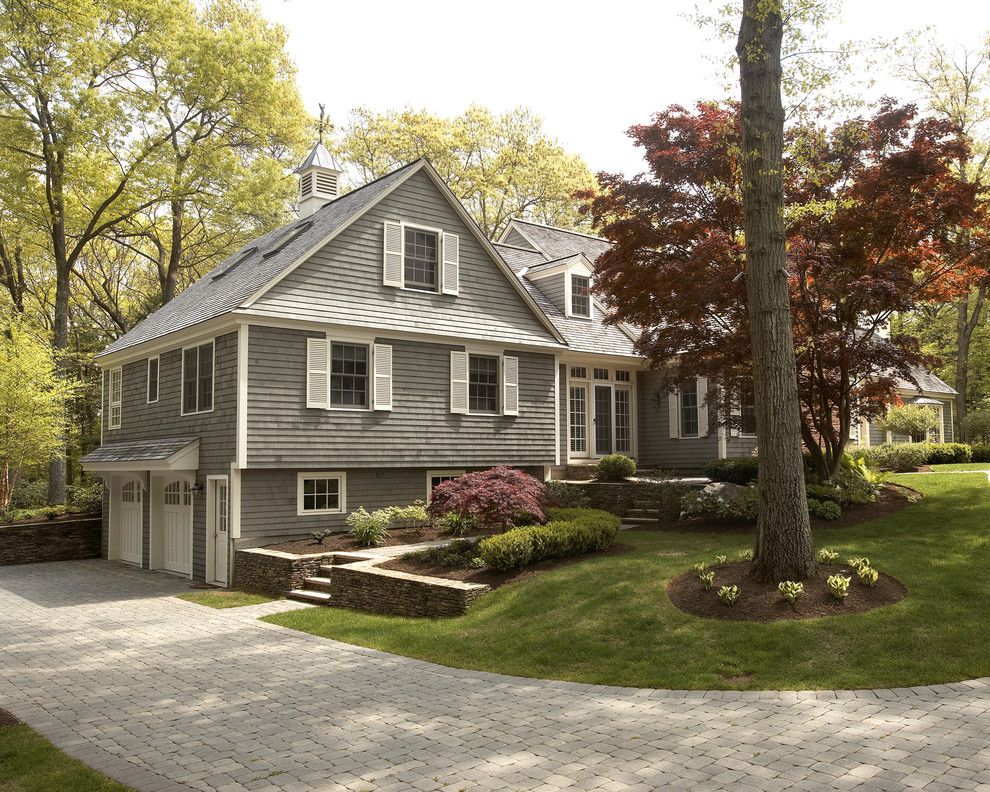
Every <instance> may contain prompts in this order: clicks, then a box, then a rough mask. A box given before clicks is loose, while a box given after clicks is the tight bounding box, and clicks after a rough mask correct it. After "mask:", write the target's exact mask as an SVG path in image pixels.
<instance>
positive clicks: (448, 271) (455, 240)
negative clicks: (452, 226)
mask: <svg viewBox="0 0 990 792" xmlns="http://www.w3.org/2000/svg"><path fill="white" fill-rule="evenodd" d="M460 270H461V240H460V237H458V236H457V234H447V233H445V234H444V235H443V275H442V284H443V287H442V291H443V293H444V294H457V293H458V290H459V288H460Z"/></svg>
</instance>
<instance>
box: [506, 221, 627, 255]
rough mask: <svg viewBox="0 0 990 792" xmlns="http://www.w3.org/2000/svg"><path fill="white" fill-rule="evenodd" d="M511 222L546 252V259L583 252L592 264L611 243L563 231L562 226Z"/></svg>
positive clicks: (575, 232) (586, 235) (574, 232)
mask: <svg viewBox="0 0 990 792" xmlns="http://www.w3.org/2000/svg"><path fill="white" fill-rule="evenodd" d="M512 222H513V223H514V224H515V225H516V228H517V230H518V231H519V232H520V233H522V235H523V236H525V237H526V238H527V239H529V240H530V241H531V242H532V243H533V244H534V245H536V246H537V247H538V248H539V249H540V250H542V251H543V252H544V253H546V255H547V259H548V260H554V259H561V258H566V257H567V256H573V255H575V254H577V253H584V255H585V256H587V258H588V261H590V262H591V263H592V264H594V262H595V259H597V258H598V257H599V256H600V255H601V254H602V253H604V252H605V251H606V250H608V249H609V248H610V247H611V245H612V243H611V242H609V241H608V240H607V239H601V238H600V237H594V236H589V235H588V234H581V233H579V232H577V231H565V230H564V229H563V228H554V227H553V226H546V225H540V224H539V223H531V222H529V221H527V220H513V221H512Z"/></svg>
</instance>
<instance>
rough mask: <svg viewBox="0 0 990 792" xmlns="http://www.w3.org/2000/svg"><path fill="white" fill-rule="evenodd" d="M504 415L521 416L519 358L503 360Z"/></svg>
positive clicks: (506, 357) (504, 358) (505, 358)
mask: <svg viewBox="0 0 990 792" xmlns="http://www.w3.org/2000/svg"><path fill="white" fill-rule="evenodd" d="M502 415H519V358H517V357H509V356H508V355H506V356H505V357H503V358H502Z"/></svg>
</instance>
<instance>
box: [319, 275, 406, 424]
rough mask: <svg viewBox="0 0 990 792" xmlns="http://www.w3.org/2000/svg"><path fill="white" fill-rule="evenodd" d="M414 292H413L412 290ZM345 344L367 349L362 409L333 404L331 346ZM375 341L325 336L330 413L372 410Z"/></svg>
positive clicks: (328, 407)
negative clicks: (366, 369) (365, 388)
mask: <svg viewBox="0 0 990 792" xmlns="http://www.w3.org/2000/svg"><path fill="white" fill-rule="evenodd" d="M414 291H415V290H414ZM334 344H346V345H347V346H363V347H367V349H368V388H367V390H366V391H365V397H366V398H367V401H368V403H367V404H366V405H365V406H363V407H348V406H346V405H342V404H336V405H335V404H333V403H332V402H333V395H332V392H333V345H334ZM374 346H375V340H374V339H373V338H372V339H368V338H363V339H359V338H347V337H346V336H330V335H328V336H327V409H328V410H330V411H331V412H349V413H354V412H371V411H372V410H374V408H375V407H374V401H375V399H374V395H375V394H374V391H375V361H374V354H375V353H374Z"/></svg>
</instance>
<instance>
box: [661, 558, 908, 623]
mask: <svg viewBox="0 0 990 792" xmlns="http://www.w3.org/2000/svg"><path fill="white" fill-rule="evenodd" d="M711 571H713V572H714V573H715V583H714V585H713V586H712V588H711V590H710V591H706V590H705V589H704V587H702V585H701V581H700V580H698V573H697V572H695V571H694V570H691V571H690V572H685V573H684V574H682V575H678V576H677V577H676V578H674V579H673V580H671V581H670V583H669V584H668V586H667V596H669V597H670V601H671V602H672V603H673V604H674V606H675V607H676V608H678V609H680V610H682V611H684V612H685V613H690V614H693V615H694V616H701V617H702V618H706V619H725V620H727V621H758V622H774V621H779V620H781V619H817V618H820V617H822V616H841V615H842V614H844V613H863V612H864V611H869V610H873V609H874V608H882V607H883V606H884V605H891V604H892V603H895V602H898V601H900V600H902V599H904V597H906V596H907V594H908V590H907V587H906V586H905V585H904V584H903V583H901V582H900V581H899V580H898V579H897V578H894V577H891V576H890V575H885V574H883V573H882V572H881V573H880V579H879V580H878V581H877V584H876V585H875V586H873V587H872V588H871V587H869V586H864V585H863V584H862V583H860V581H859V577H858V576H857V575H856V572H855V571H853V570H851V569H849V567H847V566H845V565H843V564H820V565H819V566H818V569H817V571H816V573H815V575H814V577H812V578H809V579H808V580H805V581H802V582H803V583H804V594H802V595H801V596H800V597H798V600H797V602H796V603H795V605H794V607H792V606H791V605H789V604H788V603H787V602H786V601H784V599H783V598H782V597H781V595H780V591H778V589H777V584H776V583H761V582H759V581H757V580H755V579H754V578H753V577H752V576H751V575H750V573H749V562H748V561H742V562H736V563H733V564H726V565H725V566H723V567H717V568H714V567H713V568H712V570H711ZM838 573H841V574H843V575H845V576H846V577H851V578H852V583H850V584H849V596H847V597H846V598H845V600H843V601H841V602H840V601H839V600H837V599H835V598H834V597H832V595H831V594H829V593H828V586H827V585H826V582H825V581H826V580H827V579H828V577H829V576H830V575H835V574H838ZM720 586H738V587H739V599H738V600H736V604H735V605H726V604H725V603H724V602H722V600H720V599H719V598H718V594H716V591H717V590H718V588H719V587H720Z"/></svg>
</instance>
